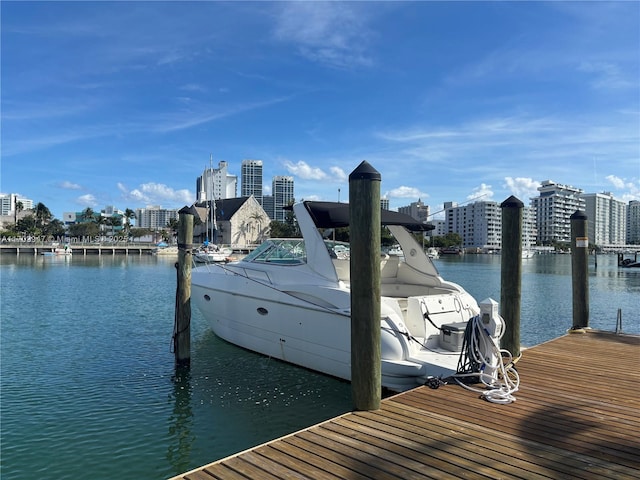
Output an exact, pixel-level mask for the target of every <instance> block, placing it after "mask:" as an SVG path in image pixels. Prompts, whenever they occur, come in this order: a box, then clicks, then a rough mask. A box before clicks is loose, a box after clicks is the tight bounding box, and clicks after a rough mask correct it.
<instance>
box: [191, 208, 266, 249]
mask: <svg viewBox="0 0 640 480" xmlns="http://www.w3.org/2000/svg"><path fill="white" fill-rule="evenodd" d="M215 205H216V210H215V218H216V232H215V238H214V239H213V241H214V242H215V243H217V244H221V245H232V246H233V247H237V248H248V247H251V246H255V245H258V244H260V243H262V242H263V241H264V240H265V239H266V238H267V237H268V235H269V223H270V220H269V216H268V215H267V212H265V211H264V209H263V208H262V206H261V205H260V204H259V203H258V201H257V200H256V199H255V197H253V196H249V197H239V198H226V199H221V200H217V201H216V202H215ZM195 207H196V210H197V211H198V215H199V216H200V220H201V221H202V223H201V224H200V225H195V226H194V227H193V240H194V242H196V243H202V242H204V241H205V240H206V239H207V238H209V236H208V235H207V234H208V233H210V226H209V232H207V222H206V219H207V216H208V215H209V209H208V204H207V203H204V202H203V203H201V204H196V205H195ZM209 240H211V238H209Z"/></svg>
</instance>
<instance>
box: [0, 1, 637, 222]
mask: <svg viewBox="0 0 640 480" xmlns="http://www.w3.org/2000/svg"><path fill="white" fill-rule="evenodd" d="M639 15H640V4H639V3H637V2H606V3H605V2H602V3H584V4H583V3H574V2H550V3H542V2H534V3H518V2H513V3H512V2H499V3H484V2H483V3H475V2H474V3H467V2H413V3H404V2H390V3H370V2H353V3H343V2H330V3H325V2H296V3H271V2H262V3H260V2H258V3H250V2H243V3H220V2H195V3H182V2H161V3H153V4H151V3H145V2H106V3H95V2H74V3H72V4H69V3H62V2H50V3H47V2H42V3H37V2H27V3H21V2H5V3H3V5H2V16H1V27H2V28H1V30H2V40H3V41H2V58H3V68H2V86H3V91H2V111H1V120H2V145H1V153H2V167H1V168H2V177H1V185H0V191H1V192H2V193H17V194H19V195H21V196H24V197H27V198H32V199H34V201H35V202H42V203H44V204H45V205H47V206H48V207H49V209H50V210H51V212H52V213H53V214H54V215H55V216H56V217H57V218H62V214H63V212H64V211H81V210H83V209H84V208H87V207H91V208H94V209H100V208H102V207H103V206H106V205H116V206H118V208H131V209H136V208H144V207H146V206H147V205H162V206H163V207H165V208H180V207H182V206H183V205H188V204H191V203H193V202H195V200H196V193H197V192H196V191H195V189H194V178H196V177H197V176H198V175H199V174H201V172H202V171H203V169H205V168H207V166H208V165H209V159H210V155H212V156H213V161H214V164H216V165H217V164H218V162H220V161H226V162H228V164H229V166H230V171H232V173H234V174H236V175H239V174H240V165H241V163H242V161H243V160H245V159H259V160H262V162H263V168H264V170H263V183H264V194H265V195H268V194H269V193H270V191H269V190H270V188H271V183H270V182H271V179H272V178H273V177H275V176H292V177H293V179H294V182H295V187H296V200H301V199H307V200H312V199H318V200H338V199H340V200H341V201H343V202H344V201H347V200H348V175H349V173H350V172H351V171H353V170H354V169H355V168H356V167H357V166H358V165H359V164H360V162H361V161H362V160H367V161H368V162H369V163H370V164H371V165H372V166H373V167H374V168H376V169H377V170H378V171H379V172H380V173H381V175H382V184H381V195H382V196H383V197H384V198H387V199H389V202H390V208H392V209H397V208H398V207H400V206H405V205H409V204H411V203H412V202H415V201H418V200H421V201H422V202H424V203H425V204H427V205H429V206H430V207H431V212H432V213H435V212H438V211H440V210H442V204H443V203H444V202H447V201H453V202H457V203H459V204H462V203H465V202H468V201H473V199H478V200H492V201H498V202H500V201H502V200H504V199H506V198H507V197H508V196H510V195H515V196H517V197H518V198H520V199H521V200H523V202H525V204H528V203H529V198H531V197H535V196H537V194H538V192H537V187H538V186H539V184H540V182H542V181H544V180H552V181H554V182H557V183H560V184H567V185H572V186H574V187H576V188H580V189H582V190H583V191H584V192H585V193H599V192H603V191H608V192H611V193H612V194H613V195H614V196H615V197H616V198H618V199H620V200H623V201H625V202H628V201H630V200H633V199H635V200H638V199H640V151H639V150H640V148H639V147H640V80H639V79H638V76H637V72H638V71H639V70H640V27H639V22H638V18H639Z"/></svg>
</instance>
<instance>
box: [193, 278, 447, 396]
mask: <svg viewBox="0 0 640 480" xmlns="http://www.w3.org/2000/svg"><path fill="white" fill-rule="evenodd" d="M216 272H217V273H216ZM229 272H231V270H228V269H226V267H225V266H219V265H210V266H208V267H199V268H197V269H194V271H193V272H192V301H193V303H194V304H195V306H196V307H197V308H198V310H199V311H200V312H202V314H203V316H204V318H205V320H206V321H207V323H208V324H209V326H210V327H211V329H212V330H213V332H214V333H215V334H216V335H217V336H219V337H220V338H222V339H224V340H226V341H228V342H230V343H232V344H234V345H238V346H240V347H243V348H246V349H248V350H251V351H255V352H258V353H261V354H263V355H266V356H269V357H272V358H277V359H279V360H282V361H285V362H289V363H292V364H295V365H298V366H302V367H305V368H308V369H311V370H314V371H318V372H321V373H324V374H327V375H331V376H334V377H337V378H341V379H344V380H351V317H350V301H351V299H350V292H349V290H348V289H347V288H344V287H342V288H341V287H340V286H339V285H338V286H331V285H329V284H328V285H326V286H324V287H319V286H318V285H317V284H314V285H304V284H296V285H295V286H294V285H291V286H290V288H287V287H282V286H280V287H278V288H274V287H273V286H272V285H271V284H267V283H261V282H259V281H256V279H255V278H249V277H246V276H243V275H238V274H231V273H229ZM244 273H245V274H246V273H247V272H246V271H245V272H244ZM250 275H253V276H255V277H259V276H260V274H259V272H253V273H251V274H250ZM239 292H244V293H239ZM247 292H250V294H249V293H247ZM388 302H391V303H393V302H394V300H393V299H386V300H385V299H384V298H383V302H382V318H381V356H382V362H381V375H382V386H384V387H386V388H388V389H390V390H394V391H404V390H408V389H410V388H414V387H415V386H417V385H419V384H423V383H424V381H425V379H426V378H427V377H429V376H449V375H452V374H454V373H455V371H456V367H457V362H458V358H459V352H451V351H445V350H443V349H442V348H440V346H439V345H438V341H437V338H433V339H431V340H430V341H429V342H430V345H429V348H428V349H427V348H421V347H420V346H416V345H415V344H413V345H411V344H410V343H411V342H410V341H409V340H408V335H404V334H398V333H397V332H398V331H402V330H403V329H404V330H405V331H406V327H405V326H404V325H403V319H402V318H401V317H400V316H399V315H396V313H395V312H394V311H393V310H394V309H393V308H391V307H389V306H387V303H388ZM434 337H437V335H434ZM424 342H425V343H427V340H426V339H425V340H424ZM407 352H410V353H407Z"/></svg>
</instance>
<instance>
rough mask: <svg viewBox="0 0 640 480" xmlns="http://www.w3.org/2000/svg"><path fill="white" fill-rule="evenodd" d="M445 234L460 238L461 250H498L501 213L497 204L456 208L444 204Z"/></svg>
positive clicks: (500, 236)
mask: <svg viewBox="0 0 640 480" xmlns="http://www.w3.org/2000/svg"><path fill="white" fill-rule="evenodd" d="M444 206H445V215H446V223H447V233H457V234H458V235H460V237H461V238H462V248H465V249H467V248H479V249H483V250H498V249H500V248H501V246H502V243H501V238H502V211H501V209H500V205H499V204H498V203H497V202H481V201H480V202H474V203H471V204H469V205H464V206H460V207H458V206H457V204H456V203H453V202H446V203H445V204H444Z"/></svg>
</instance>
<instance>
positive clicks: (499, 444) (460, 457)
mask: <svg viewBox="0 0 640 480" xmlns="http://www.w3.org/2000/svg"><path fill="white" fill-rule="evenodd" d="M517 369H518V372H519V375H520V379H521V385H520V390H519V392H517V393H516V397H517V400H516V402H514V403H512V404H509V405H499V404H493V403H489V402H487V401H484V400H481V399H480V398H479V394H478V393H475V392H471V391H468V390H465V389H464V388H462V387H461V386H459V385H457V384H449V385H445V386H442V387H440V388H438V389H435V390H433V389H430V388H427V387H418V388H416V389H414V390H411V391H408V392H404V393H401V394H398V395H395V396H393V397H389V398H386V399H384V400H383V401H382V406H381V408H380V410H377V411H374V412H352V413H348V414H345V415H342V416H340V417H338V418H335V419H332V420H329V421H327V422H323V423H321V424H319V425H316V426H313V427H311V428H309V429H305V430H303V431H301V432H297V433H295V434H292V435H289V436H287V437H284V438H282V439H279V440H275V441H273V442H269V443H267V444H265V445H262V446H259V447H256V448H254V449H251V450H249V451H247V452H243V453H240V454H237V455H234V456H231V457H228V458H226V459H222V460H219V461H217V462H214V463H212V464H210V465H207V466H205V467H201V468H199V469H196V470H194V471H193V472H189V473H187V474H183V475H180V476H178V477H174V478H175V480H178V479H180V480H182V479H193V480H205V479H206V480H212V479H218V478H224V479H233V478H242V479H244V480H246V479H263V478H264V479H290V478H292V479H307V478H313V479H326V480H334V479H336V478H344V479H354V480H356V479H357V480H360V479H365V478H374V479H383V480H387V479H388V480H393V479H403V480H405V479H406V480H409V479H434V478H437V479H454V478H471V479H497V478H505V479H506V478H508V479H518V478H522V479H555V478H563V479H565V478H566V479H582V480H589V479H593V478H616V479H629V480H640V415H639V412H640V396H639V395H638V393H639V392H640V388H639V387H638V385H640V337H638V336H628V335H614V334H610V333H604V332H588V333H586V334H572V335H566V336H564V337H561V338H559V339H556V340H553V341H551V342H547V343H544V344H541V345H538V346H536V347H533V348H529V349H525V350H524V351H523V356H522V358H521V359H520V361H519V362H518V363H517Z"/></svg>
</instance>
